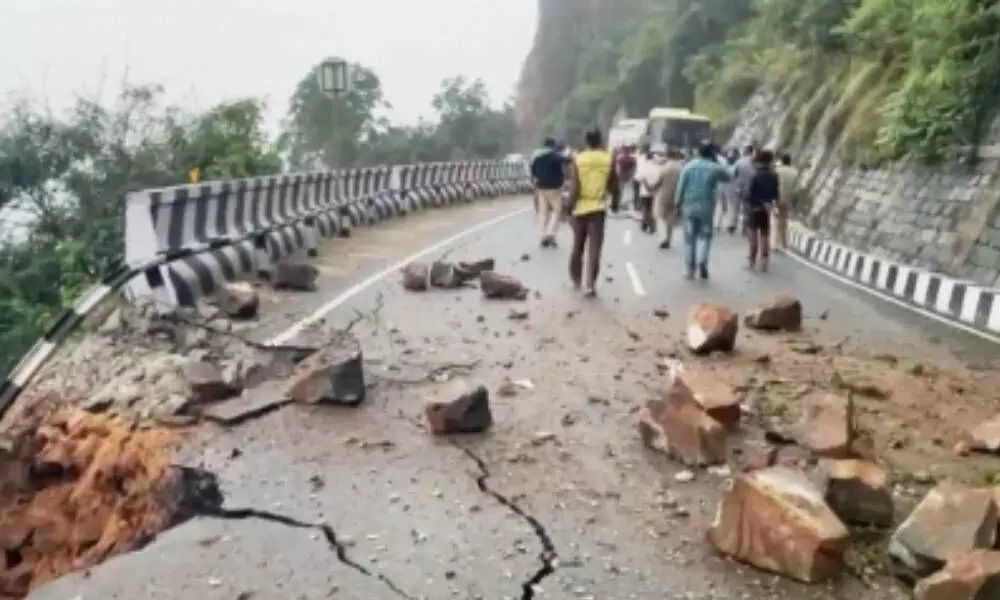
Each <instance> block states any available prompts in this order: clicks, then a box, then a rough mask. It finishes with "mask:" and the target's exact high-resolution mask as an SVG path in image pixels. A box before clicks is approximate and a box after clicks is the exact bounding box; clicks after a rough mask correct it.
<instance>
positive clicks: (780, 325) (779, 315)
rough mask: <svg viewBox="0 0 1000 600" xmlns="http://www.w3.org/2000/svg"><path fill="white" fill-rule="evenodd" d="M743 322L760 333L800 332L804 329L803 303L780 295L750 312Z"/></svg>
mask: <svg viewBox="0 0 1000 600" xmlns="http://www.w3.org/2000/svg"><path fill="white" fill-rule="evenodd" d="M743 322H744V323H745V324H746V326H747V327H749V328H750V329H757V330H760V331H799V330H800V329H802V303H801V302H799V301H798V300H796V299H795V298H792V297H791V296H787V295H785V294H779V295H777V296H774V297H773V298H769V299H767V300H765V301H764V302H762V303H761V304H760V306H758V307H757V308H755V309H753V310H752V311H750V312H748V313H747V314H746V316H745V317H744V319H743Z"/></svg>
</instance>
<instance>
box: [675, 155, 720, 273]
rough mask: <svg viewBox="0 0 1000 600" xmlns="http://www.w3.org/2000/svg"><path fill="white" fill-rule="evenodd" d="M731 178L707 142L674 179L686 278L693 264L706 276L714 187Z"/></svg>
mask: <svg viewBox="0 0 1000 600" xmlns="http://www.w3.org/2000/svg"><path fill="white" fill-rule="evenodd" d="M731 180H732V176H731V175H730V173H729V169H727V168H726V167H724V166H722V165H720V164H719V163H718V162H716V160H715V147H714V146H713V145H712V144H711V143H710V142H703V143H702V144H701V147H700V148H699V149H698V156H697V157H695V158H694V159H693V160H692V161H691V162H689V163H688V164H687V165H685V166H684V170H683V171H681V175H680V178H679V179H678V180H677V195H676V198H677V213H678V214H679V215H680V217H681V220H682V223H683V224H684V258H685V264H686V266H687V278H688V279H694V272H695V266H697V267H698V275H699V276H700V277H701V278H702V279H708V258H709V254H710V252H711V249H712V224H713V220H714V217H715V198H716V191H717V189H718V187H719V185H720V184H723V183H726V182H728V181H731ZM696 246H698V248H696Z"/></svg>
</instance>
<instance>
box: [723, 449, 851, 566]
mask: <svg viewBox="0 0 1000 600" xmlns="http://www.w3.org/2000/svg"><path fill="white" fill-rule="evenodd" d="M708 539H709V541H710V542H711V543H712V545H714V546H715V547H716V548H717V549H718V550H719V551H720V552H722V553H723V554H726V555H728V556H731V557H733V558H735V559H737V560H740V561H742V562H745V563H748V564H750V565H753V566H755V567H757V568H759V569H764V570H767V571H771V572H774V573H780V574H782V575H785V576H787V577H791V578H792V579H795V580H798V581H802V582H805V583H815V582H819V581H823V580H826V579H829V578H831V577H833V576H834V575H836V574H837V573H838V572H839V571H840V569H841V568H842V566H843V560H844V552H845V550H846V549H847V545H848V531H847V528H846V527H845V526H844V524H843V523H841V522H840V519H838V518H837V515H835V514H833V511H831V510H830V509H829V507H827V506H826V503H824V501H823V496H822V494H820V492H819V490H817V489H816V488H815V487H813V485H812V483H810V481H809V479H808V478H807V477H806V476H805V475H804V474H802V473H800V472H799V471H794V470H792V469H789V468H787V467H781V466H778V467H770V468H768V469H763V470H760V471H754V472H751V473H744V474H741V475H737V476H736V477H735V478H733V479H732V480H731V483H730V485H729V487H728V489H727V490H726V491H725V492H724V493H723V496H722V500H721V501H720V502H719V507H718V511H717V512H716V516H715V521H714V522H713V523H712V525H711V527H710V529H709V531H708Z"/></svg>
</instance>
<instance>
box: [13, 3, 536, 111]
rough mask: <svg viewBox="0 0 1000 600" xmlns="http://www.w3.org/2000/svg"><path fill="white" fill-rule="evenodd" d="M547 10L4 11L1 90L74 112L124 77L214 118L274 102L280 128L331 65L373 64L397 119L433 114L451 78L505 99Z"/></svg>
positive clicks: (247, 7)
mask: <svg viewBox="0 0 1000 600" xmlns="http://www.w3.org/2000/svg"><path fill="white" fill-rule="evenodd" d="M536 4H537V2H536V0H0V92H2V93H3V94H4V95H5V96H6V98H8V99H9V98H10V97H11V96H12V95H20V94H25V93H27V94H31V97H32V98H35V99H39V100H41V99H46V98H47V99H48V102H49V103H50V105H52V106H53V107H55V108H59V107H64V106H66V105H68V103H69V102H70V101H71V100H72V99H73V98H74V96H78V95H81V94H83V95H88V96H93V95H94V94H95V93H98V92H99V91H100V92H102V94H103V96H104V97H105V98H110V97H111V96H112V95H113V93H114V92H115V91H116V90H118V89H120V87H121V86H120V84H121V82H122V81H123V80H124V79H125V78H126V76H127V79H128V81H129V82H132V83H161V84H163V85H164V86H165V87H166V88H167V91H168V94H169V97H170V99H171V101H175V102H180V103H183V104H185V105H188V106H194V107H204V106H207V105H209V104H211V103H214V102H217V101H220V100H224V99H226V98H232V97H240V96H256V97H261V98H264V99H266V100H267V102H268V104H269V109H270V111H271V119H270V120H271V123H272V124H274V123H276V122H277V120H278V119H279V118H280V116H281V115H282V114H283V113H284V111H285V109H286V107H287V100H288V98H289V96H290V95H291V92H292V90H293V88H294V86H295V84H296V82H297V81H298V80H299V79H300V78H301V77H302V76H303V75H304V74H305V73H306V71H307V70H308V69H309V67H310V66H311V65H312V64H314V63H316V62H318V61H319V60H320V59H322V58H323V57H325V56H329V55H341V56H344V57H345V58H347V59H349V60H352V61H357V62H360V63H363V64H366V65H368V66H370V67H371V68H373V69H374V70H375V71H376V72H377V73H378V75H379V76H380V77H381V78H382V83H383V86H384V88H385V91H386V95H387V96H388V99H389V101H390V102H392V104H393V106H394V108H395V111H394V114H393V116H394V117H395V118H397V119H399V120H404V121H413V120H416V119H417V118H418V117H420V116H421V115H425V114H428V112H429V111H430V107H429V103H430V99H431V96H432V95H433V93H434V92H435V91H436V89H437V87H438V84H439V82H440V81H441V79H443V78H444V77H448V76H451V75H455V74H464V75H468V76H473V77H482V78H483V79H484V80H485V81H486V83H487V85H488V86H489V90H490V93H491V95H492V96H493V97H494V100H495V101H496V102H498V103H499V102H500V101H501V100H503V99H505V98H508V97H509V96H510V95H511V94H512V93H513V88H514V85H515V82H516V80H517V77H518V75H519V73H520V68H521V62H522V60H523V59H524V56H525V55H526V54H527V52H528V49H529V46H530V43H531V39H532V37H533V35H534V25H535V13H536Z"/></svg>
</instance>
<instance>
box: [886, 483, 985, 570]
mask: <svg viewBox="0 0 1000 600" xmlns="http://www.w3.org/2000/svg"><path fill="white" fill-rule="evenodd" d="M996 538H997V505H996V503H995V502H994V499H993V490H990V489H980V488H970V487H965V486H960V485H957V484H951V483H944V484H941V485H939V486H937V487H936V488H934V489H932V490H931V491H930V492H928V493H927V495H926V496H924V499H923V500H921V501H920V504H918V505H917V507H916V508H915V509H913V512H912V513H910V516H908V517H907V518H906V520H905V521H903V523H902V524H901V525H900V526H899V527H898V528H897V529H896V531H895V533H893V535H892V538H891V539H890V540H889V550H888V552H889V557H890V558H891V559H892V563H893V567H894V570H895V573H896V575H897V577H899V578H900V579H902V580H904V581H906V582H908V583H914V582H916V581H917V580H919V579H922V578H924V577H927V576H929V575H931V574H933V573H935V572H937V571H939V570H940V569H942V568H943V567H944V566H945V563H946V562H947V561H948V559H950V558H953V557H958V556H961V555H963V554H967V553H969V552H972V551H973V550H976V549H990V548H993V546H994V544H995V543H996Z"/></svg>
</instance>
